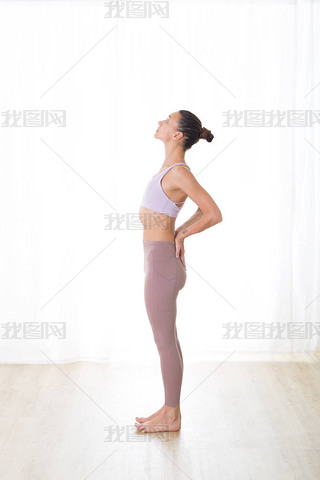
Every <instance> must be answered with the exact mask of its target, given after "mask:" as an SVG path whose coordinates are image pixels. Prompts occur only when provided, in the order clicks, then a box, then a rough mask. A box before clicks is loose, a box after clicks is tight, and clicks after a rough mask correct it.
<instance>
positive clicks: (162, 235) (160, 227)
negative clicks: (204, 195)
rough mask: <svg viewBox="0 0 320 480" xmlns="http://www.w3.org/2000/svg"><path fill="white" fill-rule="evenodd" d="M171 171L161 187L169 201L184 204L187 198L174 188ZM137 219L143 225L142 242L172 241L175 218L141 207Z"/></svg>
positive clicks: (165, 176) (166, 174)
mask: <svg viewBox="0 0 320 480" xmlns="http://www.w3.org/2000/svg"><path fill="white" fill-rule="evenodd" d="M186 165H187V164H186ZM181 166H182V168H186V167H184V166H183V165H181ZM164 170H165V169H162V170H160V171H159V172H158V173H157V174H156V175H154V176H153V177H152V179H153V178H155V177H156V176H157V175H159V174H160V173H161V172H164ZM172 170H174V167H173V168H171V169H170V170H169V171H168V172H167V173H165V175H164V176H163V178H162V180H161V187H162V190H163V192H164V193H165V194H166V195H167V197H168V198H169V199H170V200H172V202H174V203H177V204H179V203H180V204H181V202H184V201H185V200H186V199H187V197H188V196H187V195H186V194H185V193H184V192H183V191H182V190H181V189H177V188H176V187H174V184H173V181H172V177H173V175H174V172H172ZM177 206H179V205H177ZM139 219H140V222H141V223H142V225H143V240H158V241H169V242H170V241H174V234H175V223H176V218H174V217H170V216H168V215H165V214H163V213H159V212H155V211H153V210H150V209H149V208H146V207H144V206H141V207H140V210H139Z"/></svg>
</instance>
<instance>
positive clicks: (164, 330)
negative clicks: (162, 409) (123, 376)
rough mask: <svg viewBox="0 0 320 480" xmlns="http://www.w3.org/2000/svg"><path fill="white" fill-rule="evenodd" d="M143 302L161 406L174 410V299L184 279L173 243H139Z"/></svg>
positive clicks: (178, 363) (177, 356)
mask: <svg viewBox="0 0 320 480" xmlns="http://www.w3.org/2000/svg"><path fill="white" fill-rule="evenodd" d="M143 249H144V273H145V283H144V299H145V305H146V310H147V314H148V317H149V321H150V324H151V327H152V331H153V337H154V340H155V343H156V345H157V348H158V352H159V355H160V363H161V373H162V379H163V384H164V392H165V405H168V406H170V407H177V406H178V405H179V404H180V392H181V385H182V375H183V358H182V352H181V348H180V343H179V340H178V336H177V329H176V315H177V296H178V293H179V290H181V289H182V288H183V287H184V285H185V283H186V279H187V273H186V271H185V269H184V267H183V265H182V261H181V259H180V257H178V258H177V257H176V247H175V242H174V241H172V242H167V241H157V240H143Z"/></svg>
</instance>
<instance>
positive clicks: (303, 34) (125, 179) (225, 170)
mask: <svg viewBox="0 0 320 480" xmlns="http://www.w3.org/2000/svg"><path fill="white" fill-rule="evenodd" d="M105 3H106V2H105ZM121 3H122V4H124V3H125V2H121ZM138 3H139V2H138ZM141 3H143V2H141ZM151 3H153V4H154V9H153V14H152V15H151V16H149V14H148V11H147V10H146V11H145V13H144V16H143V15H142V17H141V12H143V9H142V8H141V6H140V7H139V8H137V10H135V13H134V12H133V11H131V12H130V10H122V11H121V14H120V17H121V18H120V17H113V18H108V16H107V11H108V8H107V6H106V5H105V4H104V2H100V1H98V2H93V1H87V2H73V3H72V2H64V1H59V2H58V1H57V2H45V1H43V2H14V1H12V2H4V1H3V2H0V7H1V15H0V27H1V28H0V40H1V43H0V44H1V47H0V48H1V66H2V74H1V76H0V84H1V89H0V95H1V130H0V132H1V142H0V145H1V227H2V233H1V244H2V248H1V269H0V271H1V273H0V287H1V339H0V352H1V357H0V361H1V362H3V363H15V362H17V363H24V362H25V363H48V361H51V362H57V363H59V362H70V361H78V360H95V361H104V360H116V359H126V358H144V359H148V361H149V359H151V358H154V359H156V358H157V357H158V353H157V350H156V347H155V344H154V340H153V335H152V332H151V326H150V324H149V321H148V318H147V314H146V311H145V305H144V296H143V282H144V271H143V247H142V226H141V224H140V222H139V219H138V211H139V206H140V202H141V199H142V194H143V190H144V188H145V185H146V183H147V181H148V180H149V178H150V177H151V176H152V175H154V173H156V172H157V171H158V170H159V169H160V168H161V166H162V163H163V160H164V156H165V154H164V147H163V144H162V142H160V141H157V140H155V139H154V137H153V135H154V131H155V129H156V128H157V122H158V120H160V119H164V118H166V117H167V115H168V114H169V113H172V112H174V111H177V110H179V109H187V110H190V111H192V112H194V113H195V114H196V115H198V116H199V118H200V120H201V121H202V123H203V125H204V126H205V127H207V128H209V129H211V131H212V132H213V134H214V136H215V138H214V141H213V142H212V143H210V144H209V143H206V142H202V141H201V142H199V143H198V144H197V145H195V146H194V147H193V148H192V149H191V150H190V151H189V152H187V154H186V162H187V163H188V165H189V166H190V167H191V170H192V172H193V173H194V175H195V176H196V178H197V180H198V181H199V182H200V183H201V185H202V186H203V187H204V188H205V189H206V190H207V191H208V192H209V193H210V195H211V196H212V197H213V198H214V200H215V201H216V202H217V204H218V205H219V207H220V209H221V212H222V215H223V222H222V223H220V224H218V225H217V226H215V227H213V228H210V229H207V230H205V231H203V232H201V233H199V234H197V235H193V236H190V237H188V238H187V239H186V240H185V249H186V262H187V282H186V285H185V287H184V289H183V290H182V291H181V292H180V293H179V296H178V303H177V305H178V316H177V329H178V335H179V339H180V343H181V346H182V350H183V352H184V358H185V361H186V362H187V361H188V360H190V359H193V358H197V359H207V358H210V357H211V356H213V355H215V354H216V353H217V352H222V353H224V354H225V355H228V353H231V352H235V351H237V352H297V351H314V350H317V349H319V345H320V342H319V332H318V331H317V327H318V330H319V321H320V318H319V311H320V282H319V267H320V260H319V220H320V218H319V186H320V179H319V162H320V135H319V120H317V118H318V119H319V110H318V117H317V116H316V114H317V112H316V110H317V109H319V105H320V103H319V98H320V95H319V93H320V60H319V54H318V46H319V44H320V38H319V37H320V35H319V19H320V5H319V2H316V1H312V0H308V1H307V0H305V1H296V2H293V1H280V2H279V1H277V2H273V3H272V2H270V1H229V2H216V1H214V0H211V1H199V0H198V1H193V2H186V1H176V0H175V1H172V0H171V1H170V2H168V3H167V4H166V3H165V2H151ZM145 5H146V3H145ZM157 5H158V6H157ZM130 15H131V16H130ZM292 110H293V111H295V112H290V111H292ZM228 111H229V112H230V115H231V114H233V113H234V112H237V113H238V115H240V117H239V118H240V121H239V124H238V126H232V125H233V124H234V122H232V121H231V122H230V124H229V125H228V124H227V122H226V112H228ZM270 111H273V112H276V111H279V112H285V117H286V118H285V121H284V122H283V123H282V126H276V125H275V124H274V125H272V126H268V124H267V122H266V125H265V126H263V124H262V125H261V123H260V122H261V119H263V118H264V115H266V116H268V113H267V112H270ZM306 111H308V112H309V113H307V112H306ZM243 115H246V116H247V117H246V118H247V120H244V118H243ZM308 115H309V117H308ZM48 118H49V119H50V121H51V123H48V124H46V123H45V122H46V119H48ZM293 118H294V119H295V121H296V122H302V120H301V119H306V118H307V119H308V118H309V120H310V118H312V119H313V121H314V123H313V125H311V123H310V121H308V123H307V125H306V126H303V123H302V125H298V126H292V125H291V124H290V123H289V120H290V121H292V119H293ZM64 120H65V124H64ZM41 122H42V123H41ZM254 125H255V126H254ZM196 208H197V207H196V205H195V204H194V203H193V202H192V201H191V200H190V199H188V200H187V202H186V204H185V206H184V209H183V210H182V212H181V213H180V214H179V217H178V219H177V226H179V225H180V224H181V223H182V222H183V221H185V220H186V219H187V218H189V217H190V216H191V215H192V214H193V213H194V211H195V209H196ZM110 214H113V221H112V224H111V225H112V226H111V229H110V228H107V226H108V224H109V225H110V222H109V220H110ZM108 216H109V218H108ZM116 217H117V218H118V220H116ZM317 322H318V323H317ZM228 325H229V334H228V333H227V332H228ZM234 327H236V328H237V329H238V334H237V335H238V338H234V337H235V329H234ZM272 327H274V330H273V331H272ZM277 329H278V330H277ZM277 332H278V333H277ZM277 335H278V337H279V338H277Z"/></svg>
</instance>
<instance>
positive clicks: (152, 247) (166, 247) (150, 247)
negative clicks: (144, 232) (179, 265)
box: [143, 240, 176, 257]
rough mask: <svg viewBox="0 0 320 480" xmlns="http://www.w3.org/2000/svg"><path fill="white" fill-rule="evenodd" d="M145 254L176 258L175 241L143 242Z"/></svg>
mask: <svg viewBox="0 0 320 480" xmlns="http://www.w3.org/2000/svg"><path fill="white" fill-rule="evenodd" d="M143 249H144V253H145V254H146V255H147V254H150V255H153V256H158V257H159V256H162V257H163V256H166V257H169V256H175V252H176V247H175V241H174V240H173V241H164V240H143Z"/></svg>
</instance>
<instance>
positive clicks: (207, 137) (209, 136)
mask: <svg viewBox="0 0 320 480" xmlns="http://www.w3.org/2000/svg"><path fill="white" fill-rule="evenodd" d="M199 138H203V139H205V140H207V142H212V140H213V138H214V136H213V135H212V133H211V130H208V129H207V128H205V127H202V129H201V130H200V137H199Z"/></svg>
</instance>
